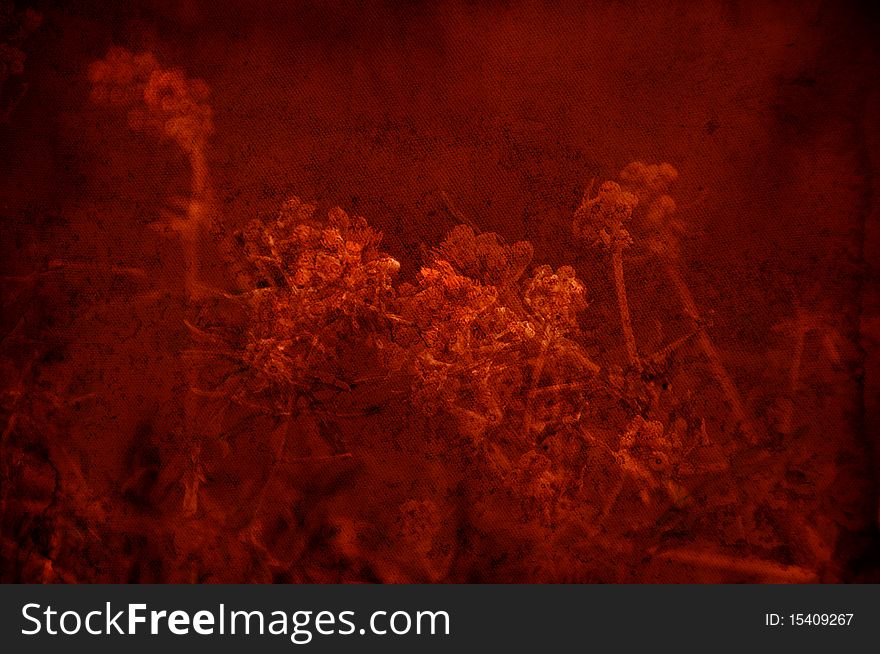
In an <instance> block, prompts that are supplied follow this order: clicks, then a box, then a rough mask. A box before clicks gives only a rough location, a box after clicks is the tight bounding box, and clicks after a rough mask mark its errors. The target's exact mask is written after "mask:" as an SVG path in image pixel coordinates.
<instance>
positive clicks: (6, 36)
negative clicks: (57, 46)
mask: <svg viewBox="0 0 880 654" xmlns="http://www.w3.org/2000/svg"><path fill="white" fill-rule="evenodd" d="M42 23H43V17H42V15H41V14H39V13H38V12H36V11H34V10H33V9H25V10H23V11H19V10H17V9H16V7H15V3H13V2H6V1H5V0H4V2H2V3H0V124H2V123H6V122H9V119H10V117H11V116H12V112H13V111H15V107H16V105H17V104H18V103H19V102H21V100H22V98H23V97H24V95H25V93H27V83H26V82H24V81H20V80H21V78H22V76H23V75H24V63H25V60H26V59H27V55H26V54H25V52H24V50H23V49H22V48H23V46H24V42H25V41H26V40H27V38H28V37H29V36H30V35H31V34H33V33H34V32H36V31H37V30H38V29H39V27H40V25H41V24H42ZM15 81H17V83H16V84H14V83H13V82H15Z"/></svg>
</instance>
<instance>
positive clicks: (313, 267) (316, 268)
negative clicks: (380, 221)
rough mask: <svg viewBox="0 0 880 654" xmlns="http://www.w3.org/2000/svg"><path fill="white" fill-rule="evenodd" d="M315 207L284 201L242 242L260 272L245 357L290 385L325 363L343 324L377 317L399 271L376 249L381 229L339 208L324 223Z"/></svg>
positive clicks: (355, 324) (345, 326)
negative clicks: (267, 219)
mask: <svg viewBox="0 0 880 654" xmlns="http://www.w3.org/2000/svg"><path fill="white" fill-rule="evenodd" d="M315 209H316V207H315V206H314V205H310V204H305V203H303V202H301V201H300V200H299V199H298V198H292V199H290V200H288V201H287V202H286V203H285V205H284V207H283V208H282V210H281V211H280V213H279V214H278V217H277V219H276V220H274V221H272V222H269V223H263V222H256V223H253V224H251V225H250V226H249V227H248V229H247V230H246V233H245V235H244V237H245V243H246V246H247V253H248V257H249V259H250V260H251V261H252V262H253V263H254V265H255V267H256V268H257V269H258V270H259V271H260V275H261V278H260V280H259V281H258V284H257V286H258V287H260V288H258V289H257V290H256V291H255V292H254V294H253V313H252V321H251V330H250V335H249V342H248V346H247V347H248V361H249V362H250V363H251V365H253V366H254V367H255V368H256V369H258V370H259V371H261V372H262V373H263V374H264V375H265V376H266V377H267V378H268V379H271V380H274V381H275V382H278V383H284V384H295V383H296V382H297V381H298V376H299V375H301V374H302V372H303V371H305V370H306V369H309V368H315V367H319V366H320V365H321V364H322V363H325V362H326V359H327V357H328V356H330V355H331V353H332V350H333V348H332V347H331V346H330V344H331V343H332V342H333V341H334V339H335V338H336V337H337V336H339V334H341V333H343V332H345V331H346V329H357V328H358V327H359V325H360V324H361V323H363V322H369V321H372V322H375V321H376V320H377V319H381V318H382V316H383V315H385V312H386V310H387V305H388V303H389V301H390V300H391V298H392V297H393V292H394V291H393V288H392V285H391V282H392V279H393V277H394V275H395V274H396V273H397V271H398V270H399V268H400V265H399V264H398V262H397V261H396V260H395V259H393V258H392V257H390V256H388V255H385V254H383V253H381V252H380V251H379V249H378V246H379V242H380V241H381V234H380V233H379V232H376V231H374V230H372V229H370V228H369V227H367V225H366V222H365V221H364V220H363V219H362V218H356V219H352V218H350V217H349V216H348V215H347V214H346V213H345V212H344V211H343V210H342V209H339V208H336V209H333V210H331V211H330V212H329V215H328V217H327V220H326V221H319V220H317V219H316V218H315Z"/></svg>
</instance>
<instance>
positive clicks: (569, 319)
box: [523, 266, 587, 334]
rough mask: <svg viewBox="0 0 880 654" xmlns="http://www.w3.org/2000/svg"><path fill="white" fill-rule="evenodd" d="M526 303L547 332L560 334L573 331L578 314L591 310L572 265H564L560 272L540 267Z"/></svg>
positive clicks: (525, 294) (527, 288)
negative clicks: (588, 307) (587, 308)
mask: <svg viewBox="0 0 880 654" xmlns="http://www.w3.org/2000/svg"><path fill="white" fill-rule="evenodd" d="M523 300H524V301H525V304H526V306H527V307H528V308H529V310H530V311H531V313H532V315H533V316H534V317H535V319H536V320H537V321H538V322H539V323H540V324H541V325H543V326H545V329H547V330H551V331H553V332H554V333H558V334H564V333H567V332H570V331H572V330H573V329H574V328H575V327H576V326H577V315H578V313H580V312H581V311H583V310H584V309H585V308H586V307H587V301H586V297H585V291H584V285H583V284H582V283H581V282H580V281H579V280H578V278H577V277H576V276H575V272H574V268H572V267H571V266H562V267H560V268H559V270H557V271H556V272H553V269H552V268H551V267H550V266H539V267H538V268H536V269H535V274H534V276H533V277H532V278H531V279H529V280H528V282H527V283H526V285H525V289H524V292H523Z"/></svg>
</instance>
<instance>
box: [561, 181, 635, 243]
mask: <svg viewBox="0 0 880 654" xmlns="http://www.w3.org/2000/svg"><path fill="white" fill-rule="evenodd" d="M638 203H639V200H638V197H637V196H636V195H635V194H633V193H630V192H629V191H626V190H624V189H622V188H621V186H620V184H618V183H617V182H605V183H604V184H602V186H600V187H599V193H598V194H597V195H596V197H595V198H590V197H587V196H584V199H583V202H581V205H580V207H578V209H577V211H575V214H574V223H573V225H572V227H573V230H574V233H575V236H578V237H579V238H582V239H584V240H585V241H588V242H589V243H602V244H603V245H605V246H608V247H611V246H612V245H622V246H626V245H629V244H630V242H631V239H630V236H629V232H627V231H626V229H625V228H624V225H625V224H626V223H627V222H628V221H629V219H630V218H631V217H632V213H633V210H634V209H635V208H636V205H638Z"/></svg>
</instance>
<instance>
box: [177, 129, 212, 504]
mask: <svg viewBox="0 0 880 654" xmlns="http://www.w3.org/2000/svg"><path fill="white" fill-rule="evenodd" d="M189 158H190V168H191V173H192V186H191V192H190V199H189V203H188V205H187V223H186V225H184V226H183V229H181V230H180V235H181V245H182V248H183V265H184V279H183V284H184V293H185V295H186V302H187V308H188V310H191V309H192V306H193V302H194V300H195V299H196V298H197V296H198V294H199V289H200V284H199V248H200V239H201V236H202V232H203V227H204V223H205V221H206V216H207V209H206V207H207V205H208V198H209V191H208V167H207V162H206V159H205V151H204V146H203V145H201V144H197V145H195V146H194V147H193V150H192V152H190V157H189ZM185 365H186V380H187V391H186V396H185V398H184V401H183V414H184V415H183V420H184V430H185V434H186V437H187V438H188V439H189V441H190V457H189V459H190V460H189V466H190V469H189V470H187V472H186V473H185V474H186V475H187V476H188V479H187V480H186V481H185V483H184V487H185V494H184V501H183V512H184V515H187V516H192V515H194V514H195V513H196V511H197V510H198V492H199V485H200V482H201V478H202V472H201V463H200V458H201V457H200V454H201V438H200V437H199V436H197V435H196V434H198V433H199V429H200V424H199V423H200V416H199V406H200V403H201V401H200V399H199V397H198V395H197V394H196V393H194V392H193V391H192V389H194V388H196V387H197V386H198V376H199V375H198V368H197V367H196V366H195V365H194V364H192V363H188V364H185Z"/></svg>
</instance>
